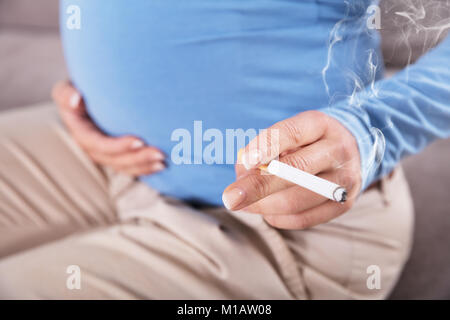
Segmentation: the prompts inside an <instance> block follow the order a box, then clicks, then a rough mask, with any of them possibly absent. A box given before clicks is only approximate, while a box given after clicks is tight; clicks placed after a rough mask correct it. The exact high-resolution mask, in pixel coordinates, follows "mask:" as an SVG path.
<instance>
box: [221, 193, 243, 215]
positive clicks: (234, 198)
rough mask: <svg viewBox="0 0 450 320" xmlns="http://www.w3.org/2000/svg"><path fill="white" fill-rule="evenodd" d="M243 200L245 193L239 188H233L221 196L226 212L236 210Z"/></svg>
mask: <svg viewBox="0 0 450 320" xmlns="http://www.w3.org/2000/svg"><path fill="white" fill-rule="evenodd" d="M244 200H245V192H244V191H243V190H241V189H239V188H233V189H231V190H228V191H225V192H224V193H223V195H222V201H223V204H224V205H225V207H226V208H227V209H228V210H232V209H233V208H236V207H237V206H238V205H239V204H241V203H242V202H243V201H244Z"/></svg>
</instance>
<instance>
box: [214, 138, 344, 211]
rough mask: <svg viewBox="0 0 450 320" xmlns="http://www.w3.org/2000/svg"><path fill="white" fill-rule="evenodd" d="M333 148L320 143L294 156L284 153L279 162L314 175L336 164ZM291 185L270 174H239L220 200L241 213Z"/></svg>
mask: <svg viewBox="0 0 450 320" xmlns="http://www.w3.org/2000/svg"><path fill="white" fill-rule="evenodd" d="M335 149H336V148H335V146H334V144H333V143H332V142H331V141H330V140H320V141H319V142H316V143H313V144H311V145H309V146H307V147H304V148H301V149H299V150H298V151H296V152H294V153H290V154H287V155H286V156H284V157H283V158H281V159H280V161H282V162H285V163H287V164H289V165H291V166H293V167H296V168H299V169H301V170H303V171H306V172H308V173H311V174H317V173H319V172H322V171H326V170H328V169H330V168H331V167H332V166H333V165H336V163H339V162H338V161H337V159H335V158H334V157H333V155H334V150H335ZM241 170H242V169H241ZM291 186H293V184H292V183H291V182H288V181H286V180H284V179H281V178H278V177H275V176H272V175H267V174H266V175H265V174H262V175H261V174H246V175H242V174H241V176H240V178H239V179H238V180H237V181H236V182H234V183H233V184H231V185H230V186H229V187H227V188H226V190H225V191H224V194H223V201H224V204H225V206H226V207H227V208H228V209H229V210H240V209H242V208H244V207H247V206H249V205H251V204H252V203H255V202H257V201H259V200H261V199H263V198H265V197H267V196H269V195H271V194H273V193H275V192H279V191H280V190H283V189H286V188H288V187H291Z"/></svg>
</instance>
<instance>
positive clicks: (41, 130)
mask: <svg viewBox="0 0 450 320" xmlns="http://www.w3.org/2000/svg"><path fill="white" fill-rule="evenodd" d="M0 149H1V152H0V257H2V256H5V255H8V254H11V253H14V252H15V251H19V250H23V249H26V248H29V247H31V246H35V245H37V244H39V243H44V242H46V241H49V240H51V239H54V238H58V237H61V236H64V235H66V234H68V233H71V232H73V231H75V230H79V229H86V228H89V227H93V226H97V225H103V224H105V223H108V222H111V221H113V219H114V217H115V211H114V206H113V205H112V204H111V201H110V197H109V194H108V181H107V178H106V176H105V175H104V173H103V172H102V171H101V170H99V169H98V168H97V167H96V166H95V165H94V164H93V163H92V162H90V161H89V159H87V157H86V156H85V155H84V153H83V151H82V150H80V148H79V147H78V146H77V145H76V144H75V142H74V141H72V139H71V138H70V136H69V134H68V133H67V132H66V130H65V129H64V127H63V125H62V124H61V123H60V121H59V118H58V115H57V111H56V107H55V106H54V105H53V104H50V103H49V104H43V105H38V106H34V107H29V108H23V109H19V110H17V111H8V112H3V113H1V114H0Z"/></svg>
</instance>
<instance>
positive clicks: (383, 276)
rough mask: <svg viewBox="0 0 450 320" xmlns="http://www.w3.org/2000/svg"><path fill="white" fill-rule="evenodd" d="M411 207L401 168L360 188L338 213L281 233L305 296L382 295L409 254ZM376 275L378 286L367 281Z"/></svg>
mask: <svg viewBox="0 0 450 320" xmlns="http://www.w3.org/2000/svg"><path fill="white" fill-rule="evenodd" d="M413 221H414V212H413V205H412V200H411V196H410V193H409V188H408V184H407V182H406V179H405V177H404V175H403V172H402V170H401V168H398V169H396V170H395V172H394V174H393V176H392V177H391V178H385V179H384V180H383V181H382V182H381V189H377V188H374V189H371V190H370V191H366V192H365V193H363V194H362V195H361V196H360V198H359V199H358V201H357V202H356V204H355V206H354V207H353V208H352V209H351V210H350V211H349V212H347V213H345V214H344V215H342V216H341V217H339V218H337V219H335V220H333V221H331V222H329V223H327V224H323V225H320V226H318V227H315V228H312V229H309V230H304V231H283V232H282V235H283V237H284V239H285V240H286V242H287V243H288V245H289V247H290V248H291V250H292V252H293V254H294V255H295V256H296V257H295V259H296V261H297V264H298V268H299V269H300V270H301V273H302V275H303V280H304V283H305V287H306V290H307V293H308V296H309V298H312V299H382V298H386V297H387V296H388V295H389V293H390V292H391V290H392V289H393V287H394V285H395V284H396V282H397V280H398V278H399V276H400V274H401V271H402V269H403V267H404V265H405V263H406V261H407V259H408V257H409V253H410V249H411V242H412V233H413ZM378 275H379V276H380V282H379V284H380V287H377V286H373V284H374V282H372V285H368V281H369V282H371V281H375V279H374V278H371V276H378Z"/></svg>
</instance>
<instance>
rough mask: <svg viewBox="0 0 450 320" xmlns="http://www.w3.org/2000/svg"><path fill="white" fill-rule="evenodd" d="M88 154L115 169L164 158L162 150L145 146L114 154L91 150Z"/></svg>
mask: <svg viewBox="0 0 450 320" xmlns="http://www.w3.org/2000/svg"><path fill="white" fill-rule="evenodd" d="M90 155H91V156H92V158H94V159H95V160H96V161H97V162H99V163H100V164H103V165H106V166H109V167H112V168H114V169H116V170H125V169H127V168H130V167H131V168H132V167H140V166H146V165H148V164H149V163H153V162H162V161H163V160H164V159H165V156H164V155H163V154H162V152H160V151H159V150H158V149H156V148H154V147H145V148H142V149H140V150H137V151H131V152H125V153H122V154H115V155H110V154H105V153H96V152H92V153H91V154H90Z"/></svg>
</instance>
